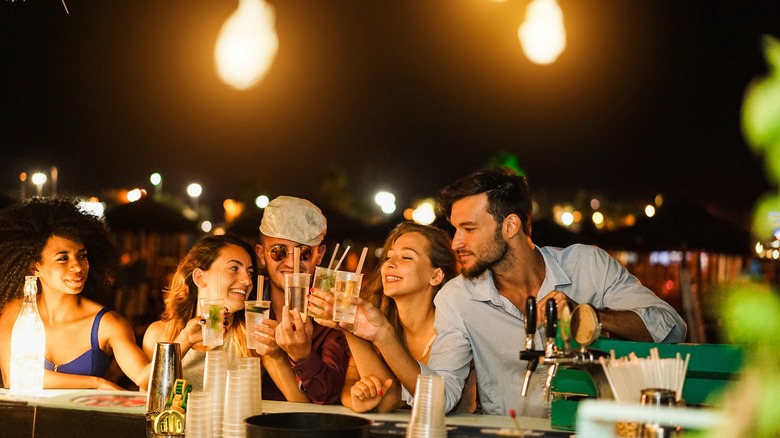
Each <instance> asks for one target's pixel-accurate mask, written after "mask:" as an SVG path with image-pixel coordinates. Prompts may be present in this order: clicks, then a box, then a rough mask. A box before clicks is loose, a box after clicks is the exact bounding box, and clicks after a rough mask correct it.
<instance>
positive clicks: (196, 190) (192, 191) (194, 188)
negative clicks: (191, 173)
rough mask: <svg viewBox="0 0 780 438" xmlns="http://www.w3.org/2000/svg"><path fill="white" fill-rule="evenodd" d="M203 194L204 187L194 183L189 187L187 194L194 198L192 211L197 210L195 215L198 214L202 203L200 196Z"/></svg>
mask: <svg viewBox="0 0 780 438" xmlns="http://www.w3.org/2000/svg"><path fill="white" fill-rule="evenodd" d="M201 193H203V187H201V186H200V184H198V183H192V184H190V185H188V186H187V194H188V195H190V198H192V209H193V210H195V214H198V210H199V205H198V202H199V201H200V199H199V198H200V194H201Z"/></svg>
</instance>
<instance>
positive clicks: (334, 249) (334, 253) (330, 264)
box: [328, 243, 339, 269]
mask: <svg viewBox="0 0 780 438" xmlns="http://www.w3.org/2000/svg"><path fill="white" fill-rule="evenodd" d="M337 252H339V244H338V243H336V247H335V248H333V255H332V256H330V263H328V269H331V268H333V262H334V261H335V260H336V253H337Z"/></svg>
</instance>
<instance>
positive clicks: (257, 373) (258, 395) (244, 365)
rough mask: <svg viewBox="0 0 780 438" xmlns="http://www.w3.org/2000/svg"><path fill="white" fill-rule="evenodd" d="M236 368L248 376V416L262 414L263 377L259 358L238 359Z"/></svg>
mask: <svg viewBox="0 0 780 438" xmlns="http://www.w3.org/2000/svg"><path fill="white" fill-rule="evenodd" d="M238 368H239V369H240V370H246V372H247V374H248V375H249V392H250V393H251V397H252V403H251V405H250V414H249V415H260V414H262V413H263V392H262V390H263V377H262V366H261V361H260V358H259V357H242V358H239V359H238Z"/></svg>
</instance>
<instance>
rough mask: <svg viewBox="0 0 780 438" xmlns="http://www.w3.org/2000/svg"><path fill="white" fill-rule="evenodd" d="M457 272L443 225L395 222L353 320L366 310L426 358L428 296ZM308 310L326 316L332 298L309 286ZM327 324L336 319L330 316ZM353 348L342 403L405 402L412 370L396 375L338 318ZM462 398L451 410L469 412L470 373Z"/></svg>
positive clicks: (430, 333) (430, 337)
mask: <svg viewBox="0 0 780 438" xmlns="http://www.w3.org/2000/svg"><path fill="white" fill-rule="evenodd" d="M456 275H457V264H456V261H455V255H454V254H453V252H452V250H451V249H450V238H449V236H448V235H447V233H445V232H444V231H443V230H441V229H439V228H436V227H432V226H428V225H420V224H417V223H414V222H402V223H400V224H398V225H397V226H396V227H395V229H393V231H391V232H390V234H389V235H388V236H387V239H386V240H385V244H384V247H383V249H382V259H381V263H380V265H379V275H377V276H375V277H374V278H373V279H372V280H370V281H369V282H367V283H366V285H365V286H366V287H365V288H364V289H363V292H362V293H361V296H362V297H363V298H364V299H365V301H363V300H359V302H360V303H361V304H360V305H359V306H358V311H357V312H358V315H357V316H356V321H355V322H356V324H359V323H360V321H359V320H360V319H362V318H366V317H367V315H373V316H374V318H377V319H381V320H382V321H383V322H384V323H385V324H386V325H387V326H388V327H392V329H391V331H392V332H394V333H393V336H395V337H397V338H398V340H399V342H400V345H401V346H402V348H403V349H404V350H406V352H408V353H409V354H411V356H412V357H414V358H415V359H416V360H418V361H420V362H422V363H427V362H428V357H429V356H430V348H431V345H432V344H433V341H434V339H436V330H435V329H434V326H433V320H434V316H435V314H436V313H435V312H436V309H435V307H434V305H433V298H434V297H435V296H436V293H437V292H438V291H439V289H440V288H441V287H442V286H443V285H444V283H446V282H447V281H448V280H449V279H451V278H453V277H455V276H456ZM310 302H311V303H312V306H311V307H310V308H309V313H310V314H313V315H315V316H317V317H319V318H322V319H325V320H327V319H330V313H331V312H332V309H333V307H332V303H333V298H332V296H331V295H330V294H328V293H323V291H320V290H319V289H313V291H312V295H311V299H310ZM329 325H331V326H333V325H335V323H333V322H332V321H330V323H329ZM336 327H339V328H342V329H344V332H345V334H346V337H347V342H348V343H349V348H350V351H351V353H352V357H351V359H350V363H349V368H348V369H347V376H346V379H345V381H344V387H343V390H342V392H341V402H342V404H343V405H344V406H346V407H349V408H350V409H352V410H354V411H356V412H365V411H370V410H373V409H377V410H378V411H380V412H389V411H393V410H395V409H398V408H401V407H404V406H406V402H404V401H403V400H402V399H401V384H404V385H405V384H407V383H408V382H410V381H411V382H413V381H414V380H416V379H417V374H416V373H415V374H414V375H408V376H402V375H395V374H394V373H393V372H392V370H391V369H390V367H389V366H388V364H387V363H386V362H385V361H386V360H387V358H383V357H382V356H381V355H380V354H379V353H378V352H377V350H376V349H375V347H374V345H373V344H372V343H371V342H368V341H365V340H363V339H361V338H359V337H358V336H357V335H355V334H353V333H350V332H349V331H348V330H350V331H351V330H352V329H353V328H352V327H351V326H350V325H348V324H346V323H341V326H336ZM469 379H470V384H468V385H466V388H467V391H464V395H463V397H462V399H461V400H462V401H461V403H460V405H459V407H458V408H456V410H455V411H457V412H468V413H472V412H474V409H475V406H476V393H475V386H474V383H475V382H476V381H475V380H474V378H473V375H472V376H470V377H469ZM396 381H397V382H396Z"/></svg>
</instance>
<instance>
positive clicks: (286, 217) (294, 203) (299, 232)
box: [260, 196, 328, 246]
mask: <svg viewBox="0 0 780 438" xmlns="http://www.w3.org/2000/svg"><path fill="white" fill-rule="evenodd" d="M327 228H328V223H327V221H326V220H325V216H323V215H322V211H320V209H319V208H317V206H316V205H314V204H312V203H311V202H309V201H307V200H306V199H301V198H295V197H292V196H279V197H277V198H275V199H274V200H273V201H271V202H269V203H268V205H267V206H266V207H265V211H264V212H263V220H261V221H260V232H261V233H262V234H263V235H264V236H268V237H275V238H277V239H285V240H291V241H293V242H297V243H300V244H303V245H307V246H317V245H319V244H320V243H321V242H322V239H324V238H325V232H326V231H327Z"/></svg>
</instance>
